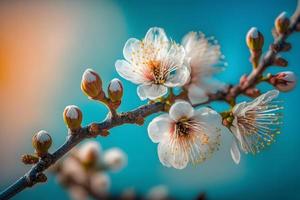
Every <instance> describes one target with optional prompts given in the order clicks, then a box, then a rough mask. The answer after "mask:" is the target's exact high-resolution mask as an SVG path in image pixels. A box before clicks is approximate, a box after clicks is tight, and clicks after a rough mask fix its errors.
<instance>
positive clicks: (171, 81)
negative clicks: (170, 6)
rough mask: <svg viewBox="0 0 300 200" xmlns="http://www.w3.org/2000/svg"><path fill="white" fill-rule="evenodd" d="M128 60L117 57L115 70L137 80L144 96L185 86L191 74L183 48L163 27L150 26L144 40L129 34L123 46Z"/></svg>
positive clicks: (158, 94)
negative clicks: (171, 39) (169, 88)
mask: <svg viewBox="0 0 300 200" xmlns="http://www.w3.org/2000/svg"><path fill="white" fill-rule="evenodd" d="M123 54H124V58H125V59H126V60H117V61H116V64H115V66H116V70H117V71H118V73H119V74H120V75H121V76H122V77H123V78H125V79H127V80H129V81H131V82H133V83H135V84H138V85H139V86H138V88H137V93H138V95H139V97H140V98H141V99H142V100H145V99H147V98H149V99H151V100H153V99H156V98H158V97H161V96H163V95H165V94H166V93H167V87H177V86H182V85H184V84H185V83H186V81H187V80H188V77H189V70H188V68H187V67H186V66H185V65H184V58H185V51H184V48H183V47H182V46H180V45H178V44H176V43H174V42H172V41H170V40H169V39H168V38H167V36H166V34H165V31H164V30H163V29H162V28H157V27H154V28H150V29H149V30H148V32H147V34H146V36H145V38H144V39H143V40H138V39H135V38H130V39H129V40H128V41H127V42H126V44H125V46H124V49H123Z"/></svg>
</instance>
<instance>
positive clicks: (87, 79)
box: [81, 69, 103, 99]
mask: <svg viewBox="0 0 300 200" xmlns="http://www.w3.org/2000/svg"><path fill="white" fill-rule="evenodd" d="M81 90H82V91H83V92H84V93H85V95H87V96H88V97H90V98H91V99H99V98H102V96H103V90H102V80H101V78H100V76H99V75H98V74H97V72H95V71H94V70H92V69H87V70H85V72H84V73H83V75H82V80H81Z"/></svg>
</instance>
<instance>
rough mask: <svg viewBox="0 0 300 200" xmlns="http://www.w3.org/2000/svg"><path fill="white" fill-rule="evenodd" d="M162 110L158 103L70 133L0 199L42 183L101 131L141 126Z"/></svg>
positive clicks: (0, 197)
mask: <svg viewBox="0 0 300 200" xmlns="http://www.w3.org/2000/svg"><path fill="white" fill-rule="evenodd" d="M163 109H164V104H163V103H159V102H158V103H154V104H149V105H144V106H141V107H139V108H137V109H135V110H133V111H130V112H126V113H121V114H120V115H117V116H115V117H114V118H108V119H106V120H105V121H103V122H101V123H93V124H90V125H88V126H86V127H83V128H81V129H80V130H78V131H77V132H76V133H71V134H70V135H69V137H68V139H67V141H66V142H65V143H64V144H63V145H62V146H61V147H59V148H58V149H57V150H56V151H55V152H54V153H53V154H48V155H46V156H44V157H42V158H41V159H40V161H39V162H38V163H37V164H35V165H34V166H33V167H32V168H31V169H30V170H29V172H27V173H26V174H25V175H24V176H23V177H21V178H20V179H19V180H17V181H16V182H15V183H14V184H12V185H11V186H10V187H8V188H7V189H6V190H5V191H3V192H2V193H1V194H0V199H1V200H4V199H10V198H11V197H13V196H14V195H16V194H17V193H19V192H21V191H23V190H24V189H26V188H28V187H32V186H33V185H35V184H37V183H39V182H44V180H41V175H42V174H43V172H44V171H45V170H46V169H48V168H49V167H50V166H51V165H53V164H54V163H55V162H56V161H58V160H59V159H60V158H61V157H62V156H64V155H65V154H67V153H68V152H69V151H70V150H71V149H72V148H73V147H74V146H76V145H77V144H78V143H80V142H81V141H83V140H84V139H86V138H91V137H96V136H98V135H101V133H102V131H103V130H109V129H111V128H113V127H116V126H120V125H123V124H142V122H143V121H142V120H141V119H144V118H145V117H147V116H149V115H151V114H153V113H158V112H160V111H162V110H163Z"/></svg>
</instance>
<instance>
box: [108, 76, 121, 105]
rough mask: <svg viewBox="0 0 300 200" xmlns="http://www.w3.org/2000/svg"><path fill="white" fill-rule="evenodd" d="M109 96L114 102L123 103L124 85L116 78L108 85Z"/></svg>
mask: <svg viewBox="0 0 300 200" xmlns="http://www.w3.org/2000/svg"><path fill="white" fill-rule="evenodd" d="M108 96H109V98H110V100H111V101H112V102H117V101H121V99H122V96H123V85H122V82H121V81H120V80H119V79H117V78H114V79H112V80H111V81H110V83H109V85H108Z"/></svg>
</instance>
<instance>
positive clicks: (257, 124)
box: [230, 90, 282, 164]
mask: <svg viewBox="0 0 300 200" xmlns="http://www.w3.org/2000/svg"><path fill="white" fill-rule="evenodd" d="M278 94H279V92H278V91H277V90H271V91H268V92H266V93H265V94H262V95H260V96H259V97H257V98H256V99H254V100H253V101H251V102H242V103H239V104H237V105H235V106H234V108H233V109H232V114H233V117H234V119H233V123H232V126H231V127H230V130H231V131H232V133H233V135H234V136H235V140H234V142H233V145H232V148H231V155H232V158H233V160H234V162H235V163H236V164H238V163H239V162H240V157H241V155H240V151H239V148H240V149H241V150H242V151H243V152H245V153H252V154H256V153H258V152H259V151H260V150H262V149H264V148H265V147H266V146H267V145H270V144H271V143H272V142H273V141H274V139H275V136H276V135H277V134H278V133H280V130H279V125H280V124H281V114H280V113H278V111H279V110H281V109H282V107H280V106H278V105H277V104H276V102H274V101H273V99H274V98H276V97H277V96H278Z"/></svg>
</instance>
